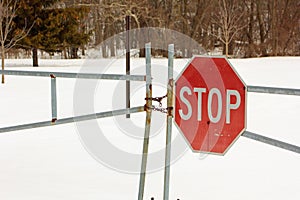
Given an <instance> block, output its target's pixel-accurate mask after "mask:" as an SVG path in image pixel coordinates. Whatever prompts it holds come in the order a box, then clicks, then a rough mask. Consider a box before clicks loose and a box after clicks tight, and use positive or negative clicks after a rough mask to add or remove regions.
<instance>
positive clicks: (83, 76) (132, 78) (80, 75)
mask: <svg viewBox="0 0 300 200" xmlns="http://www.w3.org/2000/svg"><path fill="white" fill-rule="evenodd" d="M1 73H2V74H4V75H14V76H40V77H50V76H54V77H60V78H81V79H106V80H127V81H146V76H143V75H126V74H124V75H121V74H87V73H66V72H41V71H39V72H37V71H17V70H2V71H1Z"/></svg>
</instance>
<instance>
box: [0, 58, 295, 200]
mask: <svg viewBox="0 0 300 200" xmlns="http://www.w3.org/2000/svg"><path fill="white" fill-rule="evenodd" d="M230 61H231V63H232V65H233V66H234V67H235V68H236V70H237V71H238V72H239V74H240V75H241V77H242V78H243V80H244V81H245V82H246V83H247V84H248V85H257V86H274V87H287V88H298V89H299V88H300V78H299V76H300V57H276V58H258V59H233V60H230ZM144 62H145V61H144V59H133V60H132V69H133V73H143V68H144ZM186 62H187V60H184V59H178V60H175V71H176V72H177V73H179V72H180V70H181V69H182V68H183V67H184V65H185V63H186ZM6 63H7V67H6V69H10V70H31V71H64V72H78V71H80V70H82V69H83V68H84V67H85V65H86V64H87V61H85V60H40V67H38V68H33V67H30V65H31V60H6ZM124 63H125V61H124V60H123V59H118V60H114V62H113V63H112V64H111V67H110V68H108V69H105V70H104V69H103V70H102V71H104V72H106V73H122V74H124V72H125V67H124ZM152 63H153V74H154V79H153V81H154V82H155V76H158V77H160V78H161V77H163V78H165V75H164V74H163V73H165V71H166V67H164V66H166V65H167V60H166V59H152ZM99 67H101V66H99ZM156 72H158V73H156ZM155 73H156V74H155ZM75 84H76V80H74V79H62V78H58V79H57V88H58V94H57V95H58V117H59V118H63V117H70V116H73V113H74V105H73V102H74V98H73V97H74V96H73V95H74V87H75ZM139 85H141V83H139ZM142 85H143V84H142ZM123 86H124V83H123V82H122V83H121V82H118V81H117V82H115V81H106V82H101V83H97V87H96V90H95V95H94V98H95V99H94V109H95V112H100V111H105V110H110V109H112V108H121V107H122V106H123V105H124V102H125V100H124V97H123V94H121V93H119V91H120V88H122V87H123ZM156 88H157V89H156ZM153 90H154V91H153V96H161V95H163V94H165V89H164V88H163V86H162V84H161V83H160V82H159V81H158V82H157V84H156V86H154V87H153ZM144 92H145V90H144V88H143V87H140V86H136V87H135V89H134V91H133V94H132V105H134V106H136V105H143V104H144ZM82 96H83V97H84V93H83V94H82ZM50 106H51V101H50V78H44V77H16V76H6V84H4V85H0V127H7V126H12V125H18V124H23V123H31V122H37V121H45V120H50V118H51V107H50ZM144 115H145V114H144V113H139V114H134V115H132V117H131V120H132V122H133V123H134V124H136V126H137V127H140V129H138V130H141V131H139V132H138V133H137V134H138V135H135V136H137V137H133V136H132V135H128V133H126V131H124V130H123V129H124V127H122V125H120V124H119V121H118V120H121V121H125V120H126V119H123V118H122V119H120V118H107V119H99V120H97V123H98V124H99V126H100V127H101V129H102V131H103V133H104V134H105V136H106V137H107V138H108V140H109V141H110V142H111V144H112V145H114V146H116V147H118V148H119V149H121V150H122V151H124V152H130V153H132V154H140V153H141V152H142V140H141V138H140V136H142V135H143V131H142V128H143V126H144V120H145V118H144ZM299 115H300V97H299V96H285V95H270V94H256V93H248V111H247V119H248V121H247V123H248V127H247V130H249V131H252V132H255V133H258V134H262V135H265V136H268V137H271V138H274V139H278V140H282V141H285V142H288V143H291V144H295V145H298V146H299V145H300V132H299ZM164 117H165V116H163V115H162V114H160V113H155V114H154V115H153V118H159V119H161V118H162V119H164ZM153 120H154V119H153ZM158 124H159V123H158ZM154 125H155V123H154ZM152 130H155V132H153V133H152V137H151V138H150V149H149V151H150V154H151V153H153V152H155V151H158V150H161V149H163V148H164V144H165V129H164V126H161V127H153V129H152ZM178 134H179V133H178V131H177V129H176V128H175V126H174V127H173V138H177V136H178V137H179V138H180V140H181V142H182V144H184V140H183V139H182V138H181V135H178ZM99 145H101V142H99ZM176 148H177V146H175V145H173V146H172V151H173V152H174V151H176ZM86 149H87V148H86V147H84V145H83V144H82V141H81V139H80V137H79V135H78V132H77V127H76V124H74V123H72V124H66V125H59V126H51V127H45V128H37V129H29V130H22V131H15V132H10V133H2V134H0V199H3V200H41V199H43V200H66V199H70V200H94V199H95V200H96V199H97V200H99V199H104V200H116V199H128V200H132V199H137V194H138V183H139V175H138V174H132V173H121V172H120V171H122V169H121V168H122V165H123V164H124V165H125V164H126V163H122V162H120V163H119V164H120V166H119V167H121V168H119V169H116V170H115V169H112V168H111V167H107V166H106V165H103V163H102V164H101V163H100V162H98V161H96V160H95V159H94V158H93V156H92V155H91V154H90V153H89V152H88V151H87V150H86ZM103 153H105V154H107V155H111V154H110V153H111V152H106V149H103ZM111 159H112V160H118V159H120V158H119V157H118V155H115V154H112V155H111ZM161 159H163V158H161ZM120 160H121V159H120ZM172 160H173V161H174V162H173V164H172V166H171V180H170V200H171V199H173V200H175V199H180V200H195V199H205V200H219V199H226V200H227V199H228V200H241V199H243V200H253V199H264V200H268V199H271V200H275V199H276V200H277V199H278V200H282V199H291V200H293V199H299V198H300V190H299V187H300V171H299V169H300V156H299V154H296V153H292V152H289V151H285V150H282V149H279V148H276V147H273V146H269V145H266V144H263V143H260V142H256V141H253V140H250V139H247V138H244V137H240V138H239V139H238V140H237V142H236V143H235V144H234V145H233V146H232V147H231V149H230V150H229V151H228V153H227V154H226V155H225V156H215V155H208V156H203V155H199V154H195V153H192V152H191V150H189V149H188V150H187V151H186V152H185V153H184V155H183V156H182V157H180V158H179V159H175V158H173V159H172ZM127 162H131V161H130V160H128V161H127ZM104 164H107V163H104ZM148 164H149V165H150V166H151V160H149V163H148ZM150 170H151V169H150ZM153 170H154V172H152V173H149V174H147V178H146V188H145V198H144V199H149V200H150V198H151V197H154V198H155V199H162V194H163V170H157V169H156V170H155V169H152V171H153Z"/></svg>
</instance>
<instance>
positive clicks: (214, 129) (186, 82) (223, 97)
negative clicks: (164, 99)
mask: <svg viewBox="0 0 300 200" xmlns="http://www.w3.org/2000/svg"><path fill="white" fill-rule="evenodd" d="M175 92H176V102H175V124H176V125H177V127H178V128H179V130H180V132H181V133H182V134H183V135H184V137H185V138H186V140H187V142H188V143H189V144H190V146H191V148H192V149H193V150H194V151H197V152H209V153H216V154H224V153H225V152H226V151H227V149H228V148H229V147H230V146H231V145H232V143H233V142H234V141H235V140H236V139H237V138H238V137H239V136H240V135H241V134H242V132H243V131H244V130H245V128H246V85H245V84H244V82H243V81H242V79H241V78H240V77H239V75H238V74H237V73H236V72H235V70H234V69H233V68H232V66H231V65H230V63H229V61H228V60H227V59H226V58H225V57H201V56H196V57H194V58H193V59H192V60H191V61H190V62H189V63H188V64H187V66H186V67H185V69H184V70H183V71H182V73H181V74H180V75H179V76H178V78H177V80H176V81H175Z"/></svg>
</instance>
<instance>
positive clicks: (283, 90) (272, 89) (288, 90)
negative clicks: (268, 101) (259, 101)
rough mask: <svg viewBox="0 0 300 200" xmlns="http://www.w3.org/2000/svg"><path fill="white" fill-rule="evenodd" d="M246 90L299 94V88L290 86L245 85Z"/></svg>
mask: <svg viewBox="0 0 300 200" xmlns="http://www.w3.org/2000/svg"><path fill="white" fill-rule="evenodd" d="M247 91H248V92H256V93H267V94H283V95H296V96H300V89H291V88H275V87H262V86H247Z"/></svg>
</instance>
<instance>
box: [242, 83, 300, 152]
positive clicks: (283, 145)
mask: <svg viewBox="0 0 300 200" xmlns="http://www.w3.org/2000/svg"><path fill="white" fill-rule="evenodd" d="M247 91H248V92H256V93H265V94H280V95H296V96H300V89H292V88H275V87H263V86H247ZM242 136H244V137H247V138H249V139H252V140H256V141H259V142H263V143H265V144H269V145H272V146H276V147H279V148H282V149H285V150H288V151H292V152H295V153H299V154H300V147H299V146H296V145H293V144H289V143H286V142H282V141H279V140H275V139H272V138H269V137H266V136H263V135H259V134H256V133H252V132H250V131H245V132H244V133H243V134H242Z"/></svg>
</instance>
